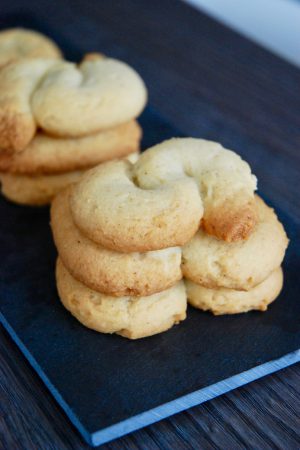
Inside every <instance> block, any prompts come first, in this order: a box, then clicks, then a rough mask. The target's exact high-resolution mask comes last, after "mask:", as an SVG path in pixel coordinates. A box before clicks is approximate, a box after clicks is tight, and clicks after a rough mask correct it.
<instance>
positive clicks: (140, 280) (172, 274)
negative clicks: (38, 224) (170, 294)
mask: <svg viewBox="0 0 300 450" xmlns="http://www.w3.org/2000/svg"><path fill="white" fill-rule="evenodd" d="M70 190H71V189H70V188H69V189H66V190H64V191H63V192H61V193H60V194H59V195H58V196H57V197H56V198H55V199H54V201H53V204H52V206H51V227H52V232H53V237H54V241H55V244H56V247H57V250H58V253H59V256H60V259H61V260H62V261H63V263H64V265H65V267H66V268H67V269H68V271H69V272H70V273H71V274H72V275H73V276H74V277H75V278H76V279H77V280H79V281H81V282H82V283H84V284H85V285H86V286H87V287H89V288H91V289H93V290H95V291H100V292H102V293H104V294H108V295H113V296H125V295H134V296H145V295H150V294H153V293H155V292H159V291H162V290H165V289H167V288H169V287H170V286H172V285H174V284H175V283H176V282H177V281H178V280H180V279H181V278H182V274H181V269H180V263H181V250H180V248H178V247H175V248H167V249H163V250H158V251H153V252H147V253H117V252H114V251H111V250H107V249H105V248H104V247H102V246H101V245H99V244H96V243H94V242H93V241H91V240H90V239H88V238H87V237H85V236H84V235H83V234H82V233H81V232H80V231H79V230H78V229H77V228H76V226H75V225H74V223H73V220H72V216H71V212H70V207H69V195H70Z"/></svg>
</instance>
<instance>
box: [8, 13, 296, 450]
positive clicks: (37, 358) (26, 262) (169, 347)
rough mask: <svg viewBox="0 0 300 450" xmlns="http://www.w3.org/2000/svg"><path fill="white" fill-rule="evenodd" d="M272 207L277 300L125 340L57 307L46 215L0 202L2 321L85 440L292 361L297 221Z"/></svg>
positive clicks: (155, 137) (155, 138) (164, 126)
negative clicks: (283, 235) (277, 240)
mask: <svg viewBox="0 0 300 450" xmlns="http://www.w3.org/2000/svg"><path fill="white" fill-rule="evenodd" d="M20 20H22V22H21V23H22V24H23V25H24V26H31V27H34V28H37V29H39V30H41V31H46V32H47V31H48V33H49V34H50V35H52V36H53V37H55V38H56V39H57V40H58V42H59V43H60V45H62V47H63V48H64V50H65V52H66V55H67V56H68V57H69V58H71V59H79V57H80V52H79V51H78V50H77V49H76V48H73V47H70V46H69V45H68V42H67V41H66V40H65V39H64V37H63V36H59V35H58V34H57V33H53V30H51V29H49V28H48V27H47V26H46V25H45V24H41V23H40V22H39V21H37V20H36V19H35V18H33V17H32V16H28V17H26V16H24V15H22V17H19V16H13V17H6V18H5V20H4V22H5V26H8V25H15V24H16V23H20ZM117 53H118V51H117ZM141 123H142V125H143V128H144V132H145V136H144V141H143V145H144V147H147V146H149V145H152V144H153V143H156V142H159V141H161V140H163V139H165V138H168V137H170V136H173V135H177V136H178V135H180V133H179V132H177V131H176V130H175V129H174V128H172V127H171V126H169V125H168V123H167V122H166V121H164V120H162V118H161V117H160V116H159V115H157V114H155V113H154V112H153V111H151V110H149V109H148V110H147V111H146V112H145V113H144V114H143V117H142V118H141ZM211 129H213V127H212V128H211ZM236 148H237V149H238V148H239V142H237V143H236ZM275 207H276V209H277V211H278V212H279V215H280V218H281V220H282V221H283V223H284V225H285V227H286V229H287V232H288V235H289V237H290V239H291V245H290V247H289V250H288V254H287V257H286V260H285V267H284V269H285V277H286V280H285V287H284V290H283V293H282V294H281V296H280V298H279V299H278V301H277V302H275V303H274V304H273V305H272V306H271V307H270V309H269V311H268V312H267V313H266V314H261V313H250V314H247V315H241V316H233V317H217V318H215V317H213V316H211V315H210V314H206V313H201V312H199V311H196V310H193V309H192V308H190V309H189V314H188V319H187V320H186V321H185V322H184V323H183V324H182V325H180V326H178V327H175V328H173V329H172V330H170V331H169V332H167V333H164V334H162V335H158V336H154V337H151V338H148V339H144V340H141V341H137V342H130V341H127V340H125V339H123V338H120V337H118V336H104V335H100V334H97V333H95V332H93V331H90V330H87V329H85V328H84V327H82V326H81V325H80V324H78V323H77V322H76V320H75V319H73V318H72V317H71V316H70V315H69V314H68V313H67V312H66V311H65V310H64V309H63V307H62V306H61V305H60V303H59V301H58V298H57V294H56V289H55V281H54V261H55V255H56V253H55V249H54V247H53V243H52V239H51V233H50V229H49V225H48V223H49V213H48V209H47V208H44V209H31V208H23V207H19V206H16V205H13V204H10V203H8V202H6V201H5V200H3V199H1V200H0V217H1V223H0V246H1V247H0V248H1V256H2V261H4V264H2V266H1V268H0V292H1V299H0V304H1V312H2V313H1V321H2V323H3V324H4V326H5V327H6V329H7V330H8V332H9V333H10V334H11V336H12V337H13V339H14V340H15V341H16V343H17V344H18V346H19V347H20V349H21V350H22V351H23V353H24V354H25V356H26V357H27V358H28V360H29V361H30V363H31V364H32V365H33V367H34V368H35V369H36V371H37V372H38V373H39V375H40V376H41V378H42V379H43V380H44V382H45V384H46V385H47V386H48V388H49V389H50V391H51V392H52V394H53V395H54V396H55V398H56V399H57V401H58V402H59V403H60V404H61V406H62V407H63V408H64V410H65V411H66V413H67V414H68V416H69V417H70V419H71V420H72V422H73V423H74V425H75V426H76V427H77V428H78V429H79V431H80V432H81V433H82V435H83V437H84V438H85V439H86V440H87V442H89V443H91V444H92V445H97V444H100V443H101V442H106V441H107V440H110V439H113V438H116V437H118V436H121V435H122V434H125V433H127V432H129V431H131V430H133V429H137V428H140V427H142V426H144V425H146V424H148V423H152V422H155V421H156V420H160V419H161V418H163V417H166V416H168V415H171V414H174V413H175V412H177V411H180V410H182V409H185V408H187V407H189V406H192V405H194V404H197V403H201V402H202V401H205V400H207V399H209V398H212V397H214V396H216V395H219V394H221V393H223V392H226V391H228V390H230V389H233V388H234V387H236V386H239V385H242V384H245V383H247V382H249V381H251V380H252V379H255V378H258V377H260V376H263V375H265V374H267V373H270V372H272V371H274V370H277V369H279V368H280V367H284V366H286V365H289V364H291V363H293V362H295V361H299V360H300V352H299V350H298V349H299V348H300V323H299V316H300V314H299V313H300V303H299V293H300V292H299V291H300V288H299V280H298V273H299V268H300V267H299V266H300V264H299V248H300V245H299V244H300V241H299V236H298V235H297V225H296V223H294V222H293V220H292V219H291V218H290V217H289V216H288V215H286V214H285V213H284V212H282V211H280V210H278V208H277V205H275ZM286 355H288V356H286ZM224 380H225V381H224Z"/></svg>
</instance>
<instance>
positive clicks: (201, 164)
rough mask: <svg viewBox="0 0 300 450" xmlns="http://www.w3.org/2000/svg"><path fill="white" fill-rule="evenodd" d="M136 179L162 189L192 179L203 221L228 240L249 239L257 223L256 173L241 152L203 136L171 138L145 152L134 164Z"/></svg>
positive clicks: (207, 230) (220, 237)
mask: <svg viewBox="0 0 300 450" xmlns="http://www.w3.org/2000/svg"><path fill="white" fill-rule="evenodd" d="M133 172H134V178H135V180H136V183H137V184H138V185H139V186H140V187H141V188H144V189H157V188H159V187H161V186H166V185H170V184H173V183H177V184H179V183H181V182H182V180H184V179H186V178H188V179H192V180H193V181H194V183H195V184H196V185H197V188H198V190H199V194H200V197H201V200H202V203H203V207H204V214H203V218H202V226H203V228H204V229H205V230H206V232H207V233H209V234H212V235H214V236H216V237H218V238H219V239H223V240H225V241H227V242H232V241H238V240H241V239H246V238H247V237H248V236H249V235H250V234H251V232H252V229H253V227H254V225H255V223H256V214H255V207H254V190H255V189H256V178H255V176H254V175H252V174H251V169H250V167H249V165H248V164H247V163H246V162H245V161H243V160H242V159H241V158H240V156H239V155H237V154H236V153H234V152H232V151H231V150H227V149H225V148H223V147H222V145H221V144H219V143H217V142H212V141H206V140H204V139H193V138H181V139H170V140H168V141H165V142H162V143H161V144H158V145H156V146H154V147H152V148H151V149H149V150H148V151H146V152H144V153H143V155H142V156H141V157H140V158H139V161H138V162H137V164H136V165H135V167H134V171H133Z"/></svg>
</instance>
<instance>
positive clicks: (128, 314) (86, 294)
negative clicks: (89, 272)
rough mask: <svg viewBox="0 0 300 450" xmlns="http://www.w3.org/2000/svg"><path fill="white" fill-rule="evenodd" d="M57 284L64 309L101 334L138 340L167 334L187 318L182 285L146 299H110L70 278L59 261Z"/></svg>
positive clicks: (181, 283)
mask: <svg viewBox="0 0 300 450" xmlns="http://www.w3.org/2000/svg"><path fill="white" fill-rule="evenodd" d="M56 281H57V289H58V292H59V296H60V299H61V301H62V303H63V305H64V306H65V308H66V309H67V310H69V311H70V312H71V314H72V315H73V316H75V317H76V318H77V320H79V322H81V323H82V324H83V325H85V326H86V327H88V328H91V329H93V330H96V331H100V332H101V333H117V334H120V335H121V336H124V337H127V338H129V339H138V338H142V337H146V336H152V335H153V334H157V333H161V332H163V331H166V330H168V329H169V328H171V327H172V326H173V325H174V324H176V323H179V322H180V321H181V320H184V319H185V317H186V294H185V288H184V284H183V282H182V281H180V282H179V283H177V284H176V285H175V286H173V287H171V288H169V289H167V290H164V291H162V292H159V293H157V294H153V295H150V296H147V297H129V296H128V297H110V296H107V295H105V294H101V293H99V292H96V291H93V290H91V289H89V288H88V287H86V286H85V285H84V284H82V283H81V282H79V281H77V280H76V279H75V278H73V277H72V275H71V274H70V273H69V272H68V271H67V269H66V268H65V267H64V265H63V263H62V262H61V261H60V259H58V261H57V266H56Z"/></svg>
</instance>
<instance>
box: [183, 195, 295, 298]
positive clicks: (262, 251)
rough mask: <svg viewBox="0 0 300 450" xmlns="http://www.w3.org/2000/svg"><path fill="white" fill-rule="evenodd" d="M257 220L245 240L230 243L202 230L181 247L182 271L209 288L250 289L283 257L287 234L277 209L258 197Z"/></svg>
mask: <svg viewBox="0 0 300 450" xmlns="http://www.w3.org/2000/svg"><path fill="white" fill-rule="evenodd" d="M255 203H256V209H257V217H258V222H257V224H256V226H255V228H254V230H253V232H252V234H251V235H250V236H249V238H248V239H247V240H245V241H239V242H232V243H230V244H229V243H227V242H224V241H221V240H219V239H216V238H215V237H213V236H210V235H208V234H207V233H205V231H204V230H199V231H198V232H197V234H196V235H195V236H194V237H193V238H192V239H191V240H190V241H189V242H188V243H187V244H186V245H185V246H184V247H183V249H182V272H183V275H184V276H185V277H186V278H188V279H190V280H192V281H194V282H195V283H197V284H201V285H202V286H205V287H208V288H217V287H226V288H229V289H238V290H249V289H252V288H253V286H256V285H257V284H258V283H260V282H262V281H263V280H264V279H265V278H267V276H268V275H269V274H270V273H271V272H273V271H274V270H275V269H276V268H277V267H279V266H280V265H281V263H282V261H283V258H284V254H285V250H286V248H287V245H288V238H287V236H286V234H285V231H284V228H283V226H282V224H281V223H280V222H279V220H278V218H277V216H276V214H275V212H274V210H273V209H272V208H269V207H268V206H267V205H266V204H265V203H264V201H263V200H262V199H261V198H260V197H258V196H256V198H255Z"/></svg>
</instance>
